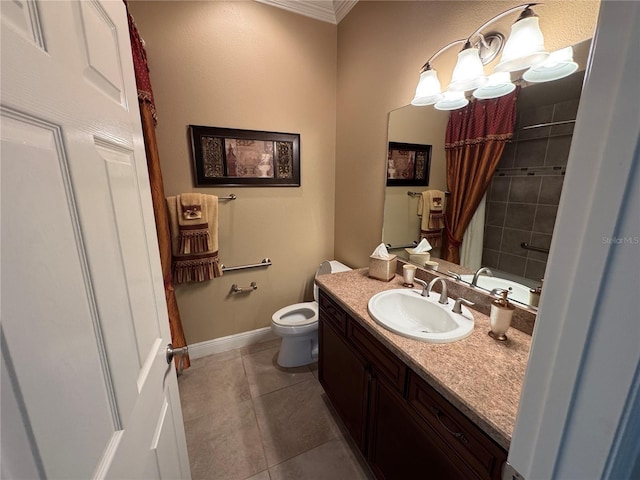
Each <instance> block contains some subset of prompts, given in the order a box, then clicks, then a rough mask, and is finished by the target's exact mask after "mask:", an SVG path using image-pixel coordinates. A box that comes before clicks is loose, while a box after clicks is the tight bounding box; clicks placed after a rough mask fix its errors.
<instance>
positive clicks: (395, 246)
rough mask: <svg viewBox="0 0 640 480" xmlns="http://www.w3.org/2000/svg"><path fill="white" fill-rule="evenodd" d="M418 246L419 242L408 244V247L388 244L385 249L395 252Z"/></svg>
mask: <svg viewBox="0 0 640 480" xmlns="http://www.w3.org/2000/svg"><path fill="white" fill-rule="evenodd" d="M416 245H418V242H417V241H415V240H414V241H413V242H411V243H408V244H406V245H391V244H390V243H387V244H386V245H385V247H387V248H388V249H389V250H395V249H397V248H410V247H415V246H416Z"/></svg>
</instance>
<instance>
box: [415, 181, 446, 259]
mask: <svg viewBox="0 0 640 480" xmlns="http://www.w3.org/2000/svg"><path fill="white" fill-rule="evenodd" d="M443 210H444V192H443V191H441V190H425V191H423V192H422V195H420V197H418V216H420V217H422V220H421V222H420V238H421V239H422V238H426V239H427V241H428V242H429V243H430V244H431V245H432V246H433V247H436V248H437V247H440V246H442V231H443V229H444V213H443Z"/></svg>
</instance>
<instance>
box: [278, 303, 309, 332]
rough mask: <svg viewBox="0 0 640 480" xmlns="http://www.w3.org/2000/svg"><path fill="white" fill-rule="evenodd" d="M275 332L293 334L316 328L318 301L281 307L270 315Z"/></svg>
mask: <svg viewBox="0 0 640 480" xmlns="http://www.w3.org/2000/svg"><path fill="white" fill-rule="evenodd" d="M271 320H272V321H273V327H274V328H275V330H276V333H279V334H280V335H294V334H300V333H308V332H313V331H315V330H317V329H318V303H317V302H303V303H294V304H293V305H288V306H286V307H284V308H281V309H280V310H278V311H277V312H276V313H274V314H273V316H272V317H271Z"/></svg>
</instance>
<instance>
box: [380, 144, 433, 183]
mask: <svg viewBox="0 0 640 480" xmlns="http://www.w3.org/2000/svg"><path fill="white" fill-rule="evenodd" d="M430 168H431V145H420V144H417V143H399V142H389V149H388V151H387V186H388V187H392V186H398V187H400V186H421V187H426V186H427V185H429V171H430Z"/></svg>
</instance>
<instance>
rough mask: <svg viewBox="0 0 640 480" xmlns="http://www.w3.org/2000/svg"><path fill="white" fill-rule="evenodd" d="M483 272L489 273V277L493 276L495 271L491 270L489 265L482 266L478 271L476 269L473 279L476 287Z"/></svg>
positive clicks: (472, 283)
mask: <svg viewBox="0 0 640 480" xmlns="http://www.w3.org/2000/svg"><path fill="white" fill-rule="evenodd" d="M483 273H484V274H485V275H488V276H489V277H493V272H492V271H491V270H489V269H488V268H487V267H480V268H479V269H478V271H476V273H475V275H474V276H473V280H471V285H473V286H474V287H476V286H477V285H478V277H479V276H480V275H482V274H483Z"/></svg>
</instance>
